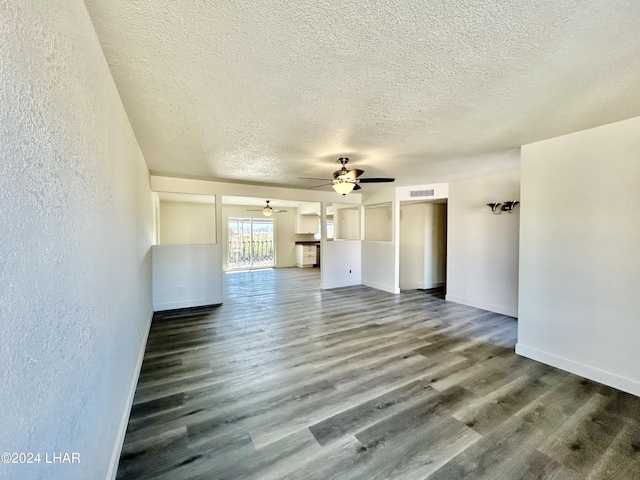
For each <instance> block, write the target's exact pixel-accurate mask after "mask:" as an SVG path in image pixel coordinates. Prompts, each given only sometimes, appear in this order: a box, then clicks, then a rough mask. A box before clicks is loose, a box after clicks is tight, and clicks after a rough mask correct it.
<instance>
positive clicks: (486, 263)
mask: <svg viewBox="0 0 640 480" xmlns="http://www.w3.org/2000/svg"><path fill="white" fill-rule="evenodd" d="M505 200H520V170H516V171H513V172H508V173H503V174H499V175H489V176H486V177H479V178H474V179H472V180H464V181H461V182H454V183H451V184H449V202H448V221H447V300H451V301H453V302H458V303H464V304H465V305H471V306H474V307H478V308H483V309H485V310H490V311H492V312H498V313H503V314H505V315H511V316H514V317H516V316H518V241H519V236H518V235H519V224H520V223H519V222H520V210H519V209H520V207H519V206H517V207H516V210H515V212H514V213H511V214H509V213H505V212H503V213H502V214H500V215H494V214H493V213H492V212H491V209H490V208H489V207H487V205H486V204H487V203H489V202H501V203H502V202H504V201H505Z"/></svg>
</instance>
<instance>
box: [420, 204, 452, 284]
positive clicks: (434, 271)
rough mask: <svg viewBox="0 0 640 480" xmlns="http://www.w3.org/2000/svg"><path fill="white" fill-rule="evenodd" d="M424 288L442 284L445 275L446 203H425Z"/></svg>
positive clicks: (444, 280)
mask: <svg viewBox="0 0 640 480" xmlns="http://www.w3.org/2000/svg"><path fill="white" fill-rule="evenodd" d="M424 207H425V248H424V277H423V278H424V288H436V287H442V286H444V284H445V282H446V275H447V205H446V204H438V203H427V204H425V206H424Z"/></svg>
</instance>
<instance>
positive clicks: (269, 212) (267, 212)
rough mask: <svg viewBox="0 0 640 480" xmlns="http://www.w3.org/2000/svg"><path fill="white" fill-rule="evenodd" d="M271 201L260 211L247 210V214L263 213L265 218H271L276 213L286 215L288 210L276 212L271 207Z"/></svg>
mask: <svg viewBox="0 0 640 480" xmlns="http://www.w3.org/2000/svg"><path fill="white" fill-rule="evenodd" d="M270 201H271V200H267V201H266V202H267V204H266V205H265V206H264V207H262V208H259V209H247V212H262V214H263V215H264V216H265V217H270V216H271V215H273V214H274V213H284V212H286V210H276V209H275V208H273V207H272V206H271V205H269V202H270Z"/></svg>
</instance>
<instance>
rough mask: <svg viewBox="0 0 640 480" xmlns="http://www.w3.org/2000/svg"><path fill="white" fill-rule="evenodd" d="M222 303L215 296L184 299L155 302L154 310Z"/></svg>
mask: <svg viewBox="0 0 640 480" xmlns="http://www.w3.org/2000/svg"><path fill="white" fill-rule="evenodd" d="M269 268H272V267H269ZM234 271H235V270H234ZM247 271H248V270H247ZM220 304H222V299H221V298H215V297H208V298H196V299H193V300H183V301H180V302H166V303H158V304H154V305H153V310H154V311H156V312H163V311H165V310H177V309H178V308H189V307H203V306H205V305H220Z"/></svg>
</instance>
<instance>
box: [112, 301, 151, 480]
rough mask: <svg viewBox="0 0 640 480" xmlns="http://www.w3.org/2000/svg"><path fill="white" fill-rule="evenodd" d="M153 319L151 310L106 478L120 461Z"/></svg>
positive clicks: (113, 476)
mask: <svg viewBox="0 0 640 480" xmlns="http://www.w3.org/2000/svg"><path fill="white" fill-rule="evenodd" d="M152 320H153V312H151V313H150V314H149V319H148V320H147V325H146V328H145V331H144V338H143V339H142V342H141V343H140V352H138V361H137V362H136V369H135V370H134V372H133V377H132V378H131V385H129V394H128V395H127V403H126V408H125V409H124V412H123V413H122V419H121V420H120V428H119V429H118V436H117V437H116V439H117V441H116V444H115V445H114V447H113V452H112V453H111V462H109V470H108V472H107V480H115V478H116V474H117V473H118V463H119V462H120V453H121V452H122V445H123V444H124V435H125V434H126V433H127V425H129V415H131V406H132V405H133V396H134V395H135V393H136V387H137V386H138V378H139V377H140V370H141V369H142V360H143V359H144V352H145V350H146V348H147V339H148V338H149V330H150V329H151V321H152Z"/></svg>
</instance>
